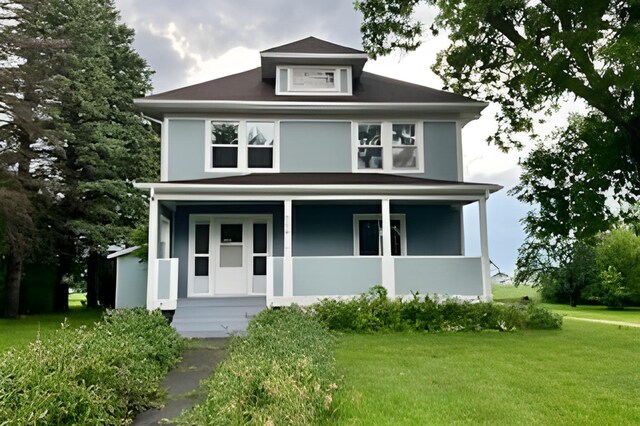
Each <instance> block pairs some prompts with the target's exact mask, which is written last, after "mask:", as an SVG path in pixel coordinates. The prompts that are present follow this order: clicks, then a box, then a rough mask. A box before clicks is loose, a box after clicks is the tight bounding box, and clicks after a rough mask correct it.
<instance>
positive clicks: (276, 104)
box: [134, 98, 489, 115]
mask: <svg viewBox="0 0 640 426" xmlns="http://www.w3.org/2000/svg"><path fill="white" fill-rule="evenodd" d="M134 104H135V105H136V106H137V107H138V108H140V109H141V110H142V111H143V112H145V113H155V114H162V113H167V112H172V113H175V112H185V113H188V112H195V113H202V112H218V111H224V112H256V111H269V112H281V113H292V112H294V113H295V112H300V111H301V110H305V109H306V110H308V109H313V111H315V112H320V113H322V112H343V111H365V112H385V111H393V112H399V111H400V112H439V113H446V112H460V113H472V114H475V115H478V114H480V113H481V112H482V110H484V109H485V108H486V107H487V106H488V105H489V104H488V103H487V102H479V101H470V102H309V101H223V100H168V99H148V98H138V99H134Z"/></svg>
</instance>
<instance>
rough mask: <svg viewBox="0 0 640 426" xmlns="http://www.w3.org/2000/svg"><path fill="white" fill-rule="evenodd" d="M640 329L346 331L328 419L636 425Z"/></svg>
mask: <svg viewBox="0 0 640 426" xmlns="http://www.w3.org/2000/svg"><path fill="white" fill-rule="evenodd" d="M638 347H640V329H632V328H628V327H616V326H611V325H604V324H594V323H583V322H578V321H571V322H569V321H567V322H566V323H565V326H564V329H563V330H558V331H533V330H531V331H518V332H512V333H499V332H482V333H437V334H417V333H410V334H372V335H357V334H349V335H342V336H340V337H339V344H338V349H337V353H336V358H337V363H338V367H339V369H340V371H341V373H342V374H344V377H345V378H344V384H343V388H342V390H341V391H340V393H339V394H338V396H337V398H336V406H337V407H338V410H337V412H336V420H335V421H334V422H333V423H334V424H363V425H364V424H376V425H385V424H388V425H397V424H416V425H422V424H430V425H431V424H436V425H438V424H442V425H448V424H459V423H462V424H544V425H556V424H581V425H582V424H598V425H600V424H603V425H604V424H612V425H613V424H616V425H618V424H640V404H638V395H639V393H640V368H638V365H640V351H639V350H638Z"/></svg>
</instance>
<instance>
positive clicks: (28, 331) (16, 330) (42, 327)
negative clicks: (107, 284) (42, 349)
mask: <svg viewBox="0 0 640 426" xmlns="http://www.w3.org/2000/svg"><path fill="white" fill-rule="evenodd" d="M101 316H102V310H99V309H70V310H69V312H66V313H64V314H46V315H29V316H22V317H20V318H18V319H0V353H2V352H4V351H6V350H8V349H9V348H12V347H19V346H23V345H26V344H28V343H30V342H33V341H35V340H36V339H37V338H38V336H40V337H41V338H43V337H46V336H47V335H48V334H49V333H51V332H52V331H53V330H57V329H59V328H60V326H61V324H62V323H63V322H64V319H65V318H67V319H68V323H69V326H70V327H73V328H77V327H80V326H82V325H93V324H94V323H95V322H96V321H98V320H100V317H101Z"/></svg>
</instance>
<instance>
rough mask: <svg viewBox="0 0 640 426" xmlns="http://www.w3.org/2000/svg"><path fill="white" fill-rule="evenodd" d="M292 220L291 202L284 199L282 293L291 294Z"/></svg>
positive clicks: (284, 294)
mask: <svg viewBox="0 0 640 426" xmlns="http://www.w3.org/2000/svg"><path fill="white" fill-rule="evenodd" d="M292 222H293V203H292V201H291V200H290V199H287V200H284V257H283V260H282V295H283V296H286V297H288V296H292V295H293V258H292V232H293V231H292V227H293V226H292Z"/></svg>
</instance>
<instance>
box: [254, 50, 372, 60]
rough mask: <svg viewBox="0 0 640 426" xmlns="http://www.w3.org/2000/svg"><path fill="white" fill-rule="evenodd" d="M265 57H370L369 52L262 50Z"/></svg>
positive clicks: (261, 54) (262, 55) (261, 53)
mask: <svg viewBox="0 0 640 426" xmlns="http://www.w3.org/2000/svg"><path fill="white" fill-rule="evenodd" d="M260 56H261V57H263V58H302V59H325V58H327V59H369V55H368V54H367V53H297V52H296V53H293V52H260Z"/></svg>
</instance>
